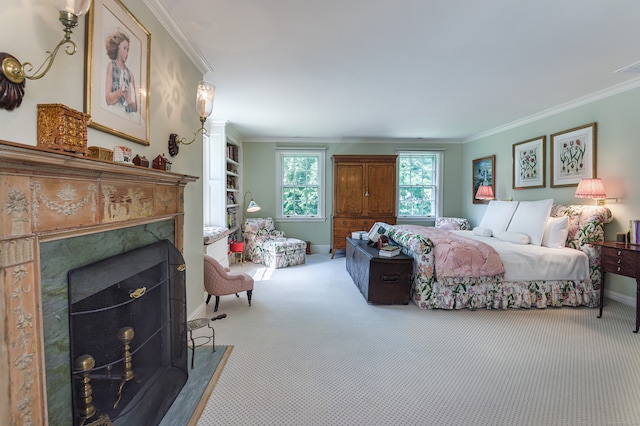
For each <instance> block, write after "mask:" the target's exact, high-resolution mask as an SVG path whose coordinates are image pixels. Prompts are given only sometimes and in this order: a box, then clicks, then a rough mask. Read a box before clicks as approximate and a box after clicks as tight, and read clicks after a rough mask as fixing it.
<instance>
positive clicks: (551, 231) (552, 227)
mask: <svg viewBox="0 0 640 426" xmlns="http://www.w3.org/2000/svg"><path fill="white" fill-rule="evenodd" d="M568 234H569V217H568V216H562V217H550V218H549V219H547V225H546V226H545V229H544V235H543V236H542V245H543V246H545V247H550V248H563V247H565V246H566V244H567V235H568Z"/></svg>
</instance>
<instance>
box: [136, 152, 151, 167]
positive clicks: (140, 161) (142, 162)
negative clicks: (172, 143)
mask: <svg viewBox="0 0 640 426" xmlns="http://www.w3.org/2000/svg"><path fill="white" fill-rule="evenodd" d="M133 164H135V165H136V166H140V167H149V160H147V157H145V156H140V155H138V154H136V156H135V157H133Z"/></svg>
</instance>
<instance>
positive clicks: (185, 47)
mask: <svg viewBox="0 0 640 426" xmlns="http://www.w3.org/2000/svg"><path fill="white" fill-rule="evenodd" d="M143 1H144V4H146V5H147V7H148V8H149V10H151V13H153V15H154V16H155V17H156V18H157V19H158V21H160V24H161V25H162V26H163V27H164V28H165V29H166V30H167V32H168V33H169V35H171V37H172V38H173V39H174V40H175V42H176V43H178V46H179V47H180V49H182V51H183V52H184V53H185V54H186V55H187V57H188V58H189V59H190V60H191V62H193V64H194V65H195V66H196V67H197V68H198V70H199V71H200V72H201V73H202V74H203V75H204V74H206V73H208V72H212V71H213V67H212V66H211V64H210V63H209V61H207V58H205V56H204V55H203V54H202V52H201V51H200V49H198V48H197V47H196V43H195V42H194V41H193V40H192V39H191V38H190V37H189V36H188V35H187V33H186V32H185V31H184V29H182V27H181V26H180V25H179V24H178V22H177V20H176V19H175V18H174V17H173V16H172V15H171V14H170V13H169V12H168V11H167V9H166V8H165V7H164V5H162V3H161V1H160V0H143Z"/></svg>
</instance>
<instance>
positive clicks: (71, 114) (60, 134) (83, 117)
mask: <svg viewBox="0 0 640 426" xmlns="http://www.w3.org/2000/svg"><path fill="white" fill-rule="evenodd" d="M90 118H91V117H90V116H89V114H85V113H84V112H80V111H76V110H75V109H72V108H69V107H68V106H66V105H62V104H38V146H40V147H43V148H49V149H55V150H60V151H67V152H74V153H76V154H83V155H84V154H86V152H87V123H88V122H89V120H90Z"/></svg>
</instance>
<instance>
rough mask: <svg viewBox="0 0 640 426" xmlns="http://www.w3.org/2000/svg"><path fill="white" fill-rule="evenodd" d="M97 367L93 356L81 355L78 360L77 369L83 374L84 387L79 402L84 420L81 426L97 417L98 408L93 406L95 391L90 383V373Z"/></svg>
mask: <svg viewBox="0 0 640 426" xmlns="http://www.w3.org/2000/svg"><path fill="white" fill-rule="evenodd" d="M95 366H96V360H95V359H94V358H93V357H92V356H91V355H81V356H79V357H78V358H77V359H76V363H75V368H76V370H77V371H81V372H82V385H81V387H80V392H79V395H80V401H78V402H79V404H78V405H79V406H80V409H79V412H78V416H79V417H80V418H81V419H82V423H80V424H81V425H84V423H85V422H86V421H87V420H88V419H90V418H91V417H93V416H95V414H96V407H95V406H94V405H93V397H92V395H93V389H91V384H90V383H89V382H90V381H91V379H90V378H89V371H91V370H92V369H93V367H95Z"/></svg>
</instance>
